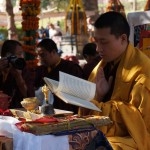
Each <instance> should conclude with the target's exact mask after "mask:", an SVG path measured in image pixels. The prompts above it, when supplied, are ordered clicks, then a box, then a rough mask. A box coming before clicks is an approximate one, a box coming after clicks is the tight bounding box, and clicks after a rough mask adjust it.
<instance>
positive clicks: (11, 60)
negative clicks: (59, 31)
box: [0, 40, 34, 108]
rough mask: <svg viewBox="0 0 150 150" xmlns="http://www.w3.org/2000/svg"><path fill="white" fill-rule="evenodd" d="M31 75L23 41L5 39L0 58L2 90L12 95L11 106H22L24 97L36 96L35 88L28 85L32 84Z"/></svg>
mask: <svg viewBox="0 0 150 150" xmlns="http://www.w3.org/2000/svg"><path fill="white" fill-rule="evenodd" d="M29 77H30V75H29V72H28V71H27V69H26V68H25V60H24V53H23V49H22V45H21V43H20V42H18V41H16V40H6V41H4V43H3V45H2V49H1V59H0V91H3V92H4V93H5V94H7V95H9V96H10V97H11V102H10V106H9V108H20V107H22V106H21V104H20V102H21V101H22V99H23V98H25V97H28V96H34V92H33V91H34V89H33V90H32V88H29V86H28V85H32V84H31V82H30V81H31V80H30V79H29ZM27 81H28V84H27ZM29 91H30V92H29Z"/></svg>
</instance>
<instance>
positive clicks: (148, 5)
mask: <svg viewBox="0 0 150 150" xmlns="http://www.w3.org/2000/svg"><path fill="white" fill-rule="evenodd" d="M147 10H150V0H147V2H146V5H145V8H144V11H147Z"/></svg>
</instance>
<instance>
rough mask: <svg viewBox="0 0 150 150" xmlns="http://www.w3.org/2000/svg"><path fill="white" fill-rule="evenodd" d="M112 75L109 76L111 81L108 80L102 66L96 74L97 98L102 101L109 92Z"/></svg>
mask: <svg viewBox="0 0 150 150" xmlns="http://www.w3.org/2000/svg"><path fill="white" fill-rule="evenodd" d="M112 79H113V78H112V76H111V77H110V78H109V81H107V80H106V78H105V74H104V70H103V68H102V67H100V68H99V70H98V72H97V76H96V95H97V99H98V100H99V101H101V100H102V99H103V98H104V96H105V95H106V94H107V93H108V91H109V89H110V87H111V84H112Z"/></svg>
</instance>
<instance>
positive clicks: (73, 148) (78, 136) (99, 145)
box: [69, 130, 113, 150]
mask: <svg viewBox="0 0 150 150" xmlns="http://www.w3.org/2000/svg"><path fill="white" fill-rule="evenodd" d="M69 149H70V150H96V149H99V150H113V149H112V147H111V145H110V144H109V142H108V140H107V139H106V137H105V136H104V134H103V133H102V132H101V131H99V130H94V131H91V132H82V133H75V134H72V135H69Z"/></svg>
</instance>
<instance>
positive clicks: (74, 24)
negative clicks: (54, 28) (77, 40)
mask: <svg viewBox="0 0 150 150" xmlns="http://www.w3.org/2000/svg"><path fill="white" fill-rule="evenodd" d="M66 32H67V33H68V34H70V35H81V34H87V22H86V14H85V10H84V8H83V4H82V2H81V0H70V3H69V6H68V8H67V13H66Z"/></svg>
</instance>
